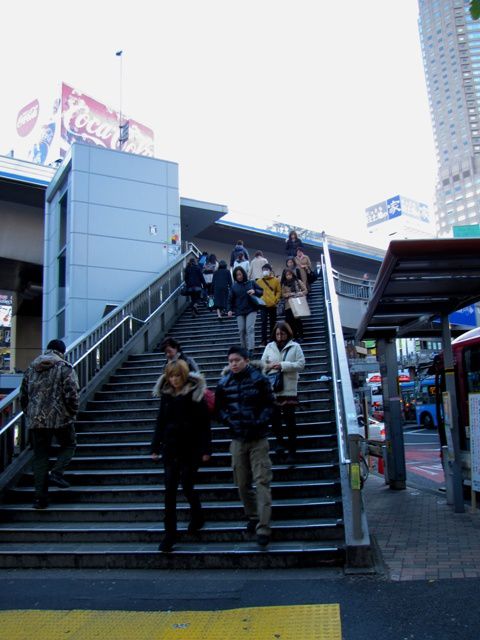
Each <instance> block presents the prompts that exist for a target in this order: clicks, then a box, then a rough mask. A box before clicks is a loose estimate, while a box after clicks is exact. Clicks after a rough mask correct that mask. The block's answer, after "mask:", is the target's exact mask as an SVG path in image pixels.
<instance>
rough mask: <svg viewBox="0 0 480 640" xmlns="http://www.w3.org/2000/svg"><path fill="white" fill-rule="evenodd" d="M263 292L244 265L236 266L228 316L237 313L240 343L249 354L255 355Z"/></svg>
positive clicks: (229, 297) (229, 298)
mask: <svg viewBox="0 0 480 640" xmlns="http://www.w3.org/2000/svg"><path fill="white" fill-rule="evenodd" d="M262 293H263V290H262V289H261V288H260V287H259V286H258V284H256V283H255V282H253V281H252V280H249V279H248V278H247V273H246V271H245V269H242V267H235V268H234V270H233V286H232V288H231V289H230V293H229V296H228V317H229V318H231V317H232V315H233V314H234V313H235V315H236V317H237V325H238V333H239V335H240V344H241V346H242V347H243V348H244V349H247V351H248V355H249V356H251V355H253V350H254V349H255V322H256V320H257V309H258V306H257V305H259V304H261V302H263V301H262V300H261V298H260V296H261V295H262ZM257 296H258V298H257ZM262 306H263V305H262Z"/></svg>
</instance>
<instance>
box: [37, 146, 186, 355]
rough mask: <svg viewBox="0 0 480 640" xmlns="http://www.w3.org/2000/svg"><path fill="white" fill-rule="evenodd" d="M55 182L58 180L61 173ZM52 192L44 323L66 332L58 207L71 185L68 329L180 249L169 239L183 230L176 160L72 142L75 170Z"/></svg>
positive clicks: (77, 332)
mask: <svg viewBox="0 0 480 640" xmlns="http://www.w3.org/2000/svg"><path fill="white" fill-rule="evenodd" d="M54 183H55V180H54ZM54 183H52V185H53V186H52V185H51V187H50V188H49V191H48V192H47V201H48V202H47V212H46V214H47V216H46V218H47V219H46V234H45V235H46V238H45V278H44V298H43V300H44V311H43V313H44V331H43V341H44V343H45V342H47V341H48V340H49V339H51V338H52V337H57V336H58V334H59V330H58V323H57V316H58V313H59V310H60V308H61V304H60V298H59V287H58V264H57V258H58V239H59V231H58V229H59V207H60V204H59V203H60V200H61V198H62V197H63V195H64V193H65V191H67V192H68V224H67V249H66V256H67V258H66V262H67V274H66V303H65V334H64V336H62V337H64V338H65V339H66V342H67V343H71V342H73V341H74V340H75V339H76V338H77V337H79V336H81V335H82V334H83V333H84V332H85V331H86V330H88V329H89V328H90V327H91V326H92V325H93V324H94V323H96V322H97V321H98V320H99V319H100V318H101V317H102V314H103V311H104V309H105V305H106V304H121V303H123V302H124V301H125V300H126V299H128V298H129V297H130V296H131V295H133V294H134V293H135V292H136V291H137V290H139V289H140V288H141V287H143V286H144V285H145V283H146V282H148V281H149V280H151V279H152V278H153V277H154V276H155V275H156V274H157V273H158V272H159V271H160V270H162V269H163V268H164V267H165V266H166V264H167V263H168V262H169V261H170V260H171V259H172V258H173V257H176V255H177V254H178V252H179V250H180V246H181V245H180V244H179V245H178V246H176V247H174V246H173V245H171V244H170V237H171V235H172V232H173V231H175V232H177V233H179V230H180V202H179V192H178V166H177V164H176V163H173V162H167V161H164V160H157V159H153V158H146V157H143V156H136V155H133V154H127V153H121V152H118V151H110V150H106V149H101V148H99V147H94V146H87V145H73V147H72V161H71V166H70V170H69V172H68V175H66V176H65V177H64V178H63V182H62V178H61V177H58V180H57V184H54Z"/></svg>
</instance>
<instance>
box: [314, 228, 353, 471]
mask: <svg viewBox="0 0 480 640" xmlns="http://www.w3.org/2000/svg"><path fill="white" fill-rule="evenodd" d="M322 262H323V265H324V266H323V269H322V272H323V279H324V286H325V296H326V302H327V320H328V328H329V333H330V336H331V338H332V339H331V340H330V349H331V358H332V371H333V373H334V375H333V376H332V377H333V382H334V385H333V387H334V399H335V414H336V417H337V420H338V423H337V424H338V428H339V442H340V445H341V447H343V449H342V451H341V453H342V454H343V455H344V457H345V462H344V463H345V464H348V463H349V460H347V456H346V454H345V445H346V440H347V437H348V435H349V434H354V435H358V434H359V433H360V430H359V427H358V421H357V413H356V411H355V402H354V399H353V391H352V382H351V380H350V370H349V367H348V358H347V353H346V350H345V343H344V340H343V331H342V322H341V319H340V309H339V305H338V300H337V297H336V295H334V294H335V288H334V280H333V269H332V263H331V259H330V252H329V250H328V241H327V239H326V236H325V237H324V245H323V255H322ZM340 389H341V393H340Z"/></svg>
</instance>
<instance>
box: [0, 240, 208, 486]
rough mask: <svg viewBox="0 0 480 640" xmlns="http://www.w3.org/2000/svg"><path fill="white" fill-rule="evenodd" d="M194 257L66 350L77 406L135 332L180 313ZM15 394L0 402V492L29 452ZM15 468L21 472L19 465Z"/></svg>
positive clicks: (192, 253)
mask: <svg viewBox="0 0 480 640" xmlns="http://www.w3.org/2000/svg"><path fill="white" fill-rule="evenodd" d="M199 255H200V251H199V250H198V249H197V247H196V246H195V245H193V244H191V243H189V245H188V247H186V251H185V253H183V254H181V255H180V256H178V257H177V258H176V259H175V260H174V261H173V262H172V263H170V264H169V265H168V266H167V267H166V268H165V270H164V271H163V272H162V273H161V274H160V275H158V276H155V278H153V279H152V281H151V282H150V283H149V284H148V285H147V286H146V287H143V288H142V289H141V290H139V291H137V292H136V293H135V294H134V295H133V296H132V297H131V298H130V299H129V300H127V301H126V302H125V303H124V304H122V305H121V306H119V307H116V308H115V309H113V310H112V311H111V312H110V313H109V314H108V315H107V316H105V318H102V319H101V320H100V321H99V322H97V323H96V324H95V325H94V326H93V327H92V328H91V329H90V330H89V331H88V332H86V333H85V334H84V335H83V336H81V337H80V338H78V339H77V340H75V342H73V343H72V344H71V345H70V346H69V347H68V348H67V351H66V354H65V359H66V360H67V361H68V362H70V363H71V364H72V365H73V367H74V369H75V371H76V373H77V376H78V380H79V385H80V398H81V400H83V399H84V398H85V397H86V396H87V395H88V394H89V393H90V391H91V390H92V388H94V386H97V385H96V384H95V381H96V380H97V379H99V378H101V379H103V378H105V377H106V376H108V374H109V373H110V371H111V370H112V369H113V367H114V366H115V365H116V363H117V361H118V360H119V358H121V357H122V355H124V354H125V350H126V349H127V348H128V345H129V344H130V343H132V341H134V340H135V339H138V335H139V333H140V332H145V330H146V328H147V327H148V325H149V324H151V323H152V322H153V321H154V320H155V319H156V318H158V317H159V316H161V315H162V314H163V313H165V311H166V310H167V308H168V307H169V306H170V305H172V303H174V304H175V305H176V308H175V311H179V310H180V309H179V304H178V299H179V296H180V289H181V287H182V284H183V271H184V266H185V264H186V262H187V261H188V259H189V258H191V257H198V256H199ZM184 304H186V303H185V302H184ZM161 328H163V327H161ZM145 346H146V345H145ZM20 388H21V387H18V388H17V389H15V390H14V391H12V392H11V393H10V394H9V395H8V396H7V397H6V398H4V399H3V400H2V401H0V474H2V476H3V477H2V480H1V481H0V489H1V488H2V487H4V486H5V485H6V484H8V482H9V481H10V480H11V477H10V476H11V475H12V474H15V472H16V471H15V469H11V467H13V466H15V467H16V466H17V465H13V463H14V462H16V461H17V459H20V458H22V456H23V454H25V453H27V450H29V449H28V438H27V428H26V425H25V419H24V415H23V412H22V411H21V407H20ZM20 466H23V462H21V464H20ZM7 471H8V473H6V472H7ZM4 474H5V475H4Z"/></svg>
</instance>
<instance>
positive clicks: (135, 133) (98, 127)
mask: <svg viewBox="0 0 480 640" xmlns="http://www.w3.org/2000/svg"><path fill="white" fill-rule="evenodd" d="M122 120H123V118H122ZM128 123H129V133H128V140H126V141H125V142H123V144H122V145H121V149H122V151H127V152H129V153H136V154H137V155H141V156H150V157H153V155H154V148H153V131H152V130H151V129H149V128H148V127H145V126H144V125H142V124H140V123H139V122H136V121H135V120H132V119H129V120H128ZM60 135H61V138H62V140H64V141H65V142H66V143H67V145H68V146H70V145H71V144H72V143H73V142H83V143H86V144H95V145H98V146H101V147H106V148H107V149H119V148H120V144H119V135H120V128H119V114H118V113H117V112H116V111H113V110H112V109H109V108H108V107H107V106H106V105H104V104H102V103H101V102H98V101H97V100H94V99H93V98H90V97H89V96H87V95H85V94H84V93H80V92H79V91H77V90H76V89H73V88H72V87H69V86H68V85H67V84H63V85H62V113H61V133H60Z"/></svg>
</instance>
